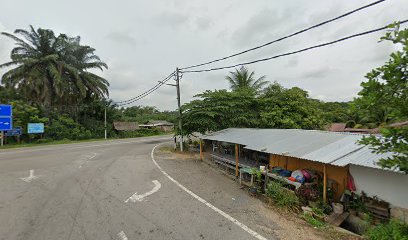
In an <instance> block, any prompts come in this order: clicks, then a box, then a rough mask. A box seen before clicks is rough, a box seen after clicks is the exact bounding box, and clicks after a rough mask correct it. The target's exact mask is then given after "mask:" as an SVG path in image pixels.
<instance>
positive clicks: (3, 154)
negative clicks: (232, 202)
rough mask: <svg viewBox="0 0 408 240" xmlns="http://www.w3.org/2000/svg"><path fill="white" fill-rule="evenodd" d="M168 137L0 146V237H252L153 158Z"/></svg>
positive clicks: (236, 238)
mask: <svg viewBox="0 0 408 240" xmlns="http://www.w3.org/2000/svg"><path fill="white" fill-rule="evenodd" d="M171 140H172V139H171V138H170V137H166V136H160V137H147V138H137V139H123V140H115V141H107V142H92V143H81V144H66V145H54V146H44V147H32V148H22V149H13V150H0V239H4V240H10V239H40V240H46V239H52V240H56V239H64V240H69V239H75V240H76V239H98V240H99V239H119V240H126V239H128V240H132V239H155V240H159V239H234V240H239V239H257V238H256V232H255V233H254V232H252V233H251V229H246V228H245V227H246V226H245V223H240V224H241V225H240V224H239V223H237V222H234V220H235V219H231V218H229V216H228V215H227V216H225V215H223V212H217V210H216V209H214V208H212V207H214V206H212V207H211V206H209V205H208V204H205V203H203V202H202V201H200V200H199V199H197V198H196V197H194V196H193V195H191V193H188V192H187V191H186V190H185V189H183V188H182V187H180V186H178V185H177V184H176V183H175V182H174V181H172V180H171V177H169V176H166V175H165V174H163V172H162V171H163V170H165V169H163V170H160V169H159V168H158V167H157V166H156V165H155V164H154V162H153V161H152V159H151V151H152V149H153V147H154V146H155V145H157V144H159V143H162V142H170V141H171ZM173 180H174V179H173ZM203 197H204V198H205V196H203ZM202 200H203V199H202ZM215 207H216V206H215ZM254 236H255V237H254ZM258 239H261V237H260V236H258Z"/></svg>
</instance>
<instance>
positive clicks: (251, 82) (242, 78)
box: [225, 66, 268, 92]
mask: <svg viewBox="0 0 408 240" xmlns="http://www.w3.org/2000/svg"><path fill="white" fill-rule="evenodd" d="M254 76H255V72H249V71H248V69H247V68H246V67H244V66H242V67H241V68H240V69H235V72H230V76H226V77H225V79H226V80H228V82H229V84H230V88H231V89H232V90H233V91H236V90H238V89H252V90H254V91H255V92H258V91H260V90H261V89H262V88H263V87H264V86H265V85H266V84H267V83H268V82H267V81H266V80H265V78H266V76H261V77H260V78H258V79H255V77H254Z"/></svg>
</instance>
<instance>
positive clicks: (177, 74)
mask: <svg viewBox="0 0 408 240" xmlns="http://www.w3.org/2000/svg"><path fill="white" fill-rule="evenodd" d="M176 88H177V104H178V109H179V129H180V151H181V152H183V131H182V128H181V125H182V124H181V106H180V105H181V104H180V71H179V69H178V68H176Z"/></svg>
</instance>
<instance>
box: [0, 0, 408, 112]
mask: <svg viewBox="0 0 408 240" xmlns="http://www.w3.org/2000/svg"><path fill="white" fill-rule="evenodd" d="M369 2H371V0H364V1H352V0H345V1H335V0H308V1H304V0H293V1H270V0H258V1H256V2H254V1H245V0H207V1H198V0H191V1H186V0H172V1H169V0H157V1H147V0H136V1H135V0H124V1H121V2H120V4H118V3H117V2H113V1H108V0H88V1H81V0H72V1H70V2H64V1H58V2H55V1H52V0H43V1H41V2H40V3H38V2H33V1H29V0H21V1H14V0H4V1H2V15H1V17H0V30H2V29H4V30H9V31H10V30H11V29H12V30H14V29H16V28H26V27H27V26H28V25H29V24H33V25H34V26H35V27H43V28H51V29H53V30H54V31H55V32H65V33H67V34H70V35H80V36H81V37H82V40H83V43H84V44H88V45H91V46H92V47H94V48H96V53H97V54H98V55H99V56H100V57H101V58H102V60H103V61H105V62H107V63H108V65H109V69H108V70H106V71H104V72H103V73H102V76H104V77H106V78H107V79H108V80H109V81H110V83H111V87H110V96H111V98H113V99H114V100H126V99H128V98H131V97H133V96H136V95H139V94H140V93H142V92H143V91H145V90H146V89H149V88H151V87H152V86H154V85H155V84H156V83H157V81H158V80H161V79H163V78H164V77H165V76H167V75H168V74H169V73H170V72H172V71H174V70H175V68H176V67H177V66H178V67H182V66H186V65H192V64H195V63H200V62H204V61H208V60H212V59H214V58H218V57H222V56H225V55H229V54H231V53H235V52H238V51H241V50H244V49H246V48H249V47H253V46H255V45H258V44H262V43H264V42H267V41H271V40H273V39H276V38H278V37H281V36H283V35H286V34H289V33H292V32H294V31H296V30H299V29H302V28H305V27H308V26H310V25H312V24H316V23H318V22H320V21H323V20H326V19H328V18H330V17H334V16H337V15H339V14H341V13H344V12H346V11H349V10H351V9H354V8H357V7H359V6H362V5H364V4H368V3H369ZM78 5H81V8H78V7H77V6H78ZM95 6H97V9H95ZM15 9H19V17H18V18H16V17H15ZM61 9H64V11H60V10H61ZM407 12H408V3H407V1H406V0H389V1H387V2H384V3H381V4H379V5H377V6H375V7H372V8H369V9H366V10H363V11H361V12H359V13H356V14H354V15H351V16H349V17H347V18H345V19H341V20H339V21H336V22H334V23H331V24H329V25H327V26H323V27H321V28H318V29H315V30H312V31H309V32H307V33H304V34H302V35H299V36H296V37H294V38H292V39H288V40H285V41H283V42H281V43H277V44H273V45H271V46H268V47H266V48H264V49H262V50H258V51H254V52H251V53H250V54H247V55H243V56H239V57H237V58H234V59H230V60H228V61H225V62H220V63H217V64H213V65H212V66H221V65H227V64H231V63H238V62H242V61H247V60H253V59H257V58H260V57H268V56H273V55H276V54H280V53H284V52H287V51H292V50H297V49H300V48H303V47H307V46H310V45H314V44H317V43H321V42H325V41H330V40H334V39H336V38H338V37H340V36H344V35H349V34H353V33H357V32H360V31H365V30H369V29H372V28H374V27H379V26H382V25H384V24H387V23H389V22H392V21H394V20H398V19H402V18H406V13H407ZM73 13H75V14H74V17H73V15H72V14H73ZM38 16H41V17H38ZM1 23H2V24H3V25H2V24H1ZM381 35H382V33H380V34H373V35H372V36H365V37H361V38H359V39H355V40H350V41H348V42H344V43H340V44H337V45H335V46H331V47H326V48H321V49H316V50H312V51H309V52H305V53H301V54H298V55H295V56H288V57H283V58H279V59H275V60H271V61H268V62H264V63H259V64H255V65H251V66H249V68H250V69H251V70H254V71H255V72H256V74H257V75H259V76H260V75H267V79H268V80H269V81H270V82H273V81H275V80H276V81H278V82H279V83H280V84H282V85H284V86H286V87H292V86H299V87H301V88H304V89H307V90H309V91H310V95H311V96H313V97H316V98H319V99H324V100H327V101H346V100H351V99H352V98H353V96H355V95H356V94H357V92H358V91H359V89H360V83H361V81H363V80H364V75H365V74H366V73H367V72H368V71H370V70H371V69H372V68H374V67H378V66H380V65H381V64H383V63H384V62H385V61H386V60H387V58H388V55H389V53H390V52H391V51H393V49H394V47H393V46H392V44H389V43H386V42H383V43H378V42H377V41H378V39H379V37H380V36H381ZM12 47H13V44H12V42H11V41H9V40H6V39H5V38H4V37H0V60H1V63H3V62H5V61H7V60H8V55H9V53H10V50H11V49H12ZM0 71H2V70H0ZM0 73H1V72H0ZM226 74H228V70H225V71H217V72H210V73H203V74H185V75H184V77H183V80H182V81H181V91H182V98H181V99H182V102H188V101H190V100H191V99H192V98H193V96H194V95H195V94H197V93H201V92H203V91H204V90H206V89H211V90H214V89H222V88H228V83H227V82H226V81H225V80H224V76H225V75H226ZM137 104H146V105H156V106H157V107H158V108H159V109H175V108H176V107H177V101H176V99H175V89H174V88H173V87H170V86H163V87H162V88H160V89H159V90H158V91H157V92H155V93H153V94H151V95H149V96H148V97H146V98H145V99H143V100H141V101H140V102H138V103H137Z"/></svg>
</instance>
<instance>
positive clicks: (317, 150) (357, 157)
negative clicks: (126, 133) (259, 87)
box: [202, 128, 391, 168]
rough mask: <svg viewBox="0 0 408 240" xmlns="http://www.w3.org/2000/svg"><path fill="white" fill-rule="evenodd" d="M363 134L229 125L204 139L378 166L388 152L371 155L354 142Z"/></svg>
mask: <svg viewBox="0 0 408 240" xmlns="http://www.w3.org/2000/svg"><path fill="white" fill-rule="evenodd" d="M364 136H367V135H364V134H354V133H338V132H329V131H317V130H302V129H253V128H228V129H225V130H222V131H219V132H215V133H211V134H207V135H205V136H203V137H202V138H203V139H208V140H216V141H221V142H229V143H238V144H240V145H244V146H245V147H244V148H246V149H250V150H254V151H259V152H265V153H272V154H279V155H286V156H291V157H297V158H302V159H306V160H311V161H317V162H322V163H329V164H332V165H337V166H346V165H348V164H354V165H360V166H366V167H374V168H380V167H379V166H378V165H376V164H375V162H377V161H378V160H379V159H381V158H384V157H388V156H390V155H391V153H389V154H379V155H377V154H374V153H372V152H371V150H370V149H369V148H368V147H366V146H363V145H360V144H358V143H357V141H358V140H360V139H361V138H363V137H364Z"/></svg>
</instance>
